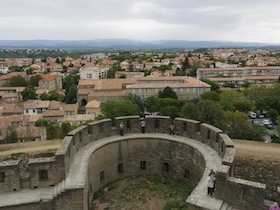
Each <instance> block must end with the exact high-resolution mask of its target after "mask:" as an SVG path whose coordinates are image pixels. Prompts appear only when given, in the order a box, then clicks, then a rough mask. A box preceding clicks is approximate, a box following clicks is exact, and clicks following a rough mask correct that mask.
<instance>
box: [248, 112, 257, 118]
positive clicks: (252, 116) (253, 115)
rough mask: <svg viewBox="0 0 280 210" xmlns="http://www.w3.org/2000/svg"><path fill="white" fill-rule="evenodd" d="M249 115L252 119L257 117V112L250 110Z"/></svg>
mask: <svg viewBox="0 0 280 210" xmlns="http://www.w3.org/2000/svg"><path fill="white" fill-rule="evenodd" d="M247 114H248V116H249V117H251V118H252V119H255V118H256V117H257V114H256V113H255V112H251V111H250V112H248V113H247Z"/></svg>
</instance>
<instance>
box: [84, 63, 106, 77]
mask: <svg viewBox="0 0 280 210" xmlns="http://www.w3.org/2000/svg"><path fill="white" fill-rule="evenodd" d="M108 70H109V68H108V67H97V66H95V67H85V68H81V69H80V78H81V79H103V78H107V72H108Z"/></svg>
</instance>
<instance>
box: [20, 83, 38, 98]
mask: <svg viewBox="0 0 280 210" xmlns="http://www.w3.org/2000/svg"><path fill="white" fill-rule="evenodd" d="M21 95H22V100H23V101H26V100H28V99H37V94H36V91H35V89H34V87H33V86H27V87H26V88H25V89H24V90H23V91H22V93H21Z"/></svg>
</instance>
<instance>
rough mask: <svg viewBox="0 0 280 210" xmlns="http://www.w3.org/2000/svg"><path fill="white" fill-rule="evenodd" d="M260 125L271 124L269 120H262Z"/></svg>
mask: <svg viewBox="0 0 280 210" xmlns="http://www.w3.org/2000/svg"><path fill="white" fill-rule="evenodd" d="M262 123H263V124H264V125H265V126H267V125H271V124H273V123H272V122H271V120H269V119H265V120H263V121H262Z"/></svg>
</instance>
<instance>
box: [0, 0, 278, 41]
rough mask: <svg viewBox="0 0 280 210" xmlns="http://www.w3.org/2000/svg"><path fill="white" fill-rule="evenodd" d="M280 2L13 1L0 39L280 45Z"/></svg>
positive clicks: (0, 19) (1, 21)
mask: <svg viewBox="0 0 280 210" xmlns="http://www.w3.org/2000/svg"><path fill="white" fill-rule="evenodd" d="M279 7H280V1H279V0H270V1H268V2H266V1H261V0H254V1H252V0H247V1H241V0H236V1H224V0H208V1H202V0H200V1H197V0H196V1H195V0H173V1H171V0H149V1H148V0H147V1H144V0H142V1H139V0H130V1H125V0H103V1H90V0H80V1H77V0H67V1H66V0H59V1H56V0H47V1H37V0H25V1H22V0H10V1H3V2H2V3H1V13H0V30H1V33H0V40H31V39H50V40H90V39H115V38H116V39H134V40H143V41H152V40H166V39H173V40H174V39H177V40H189V41H199V40H204V41H214V40H219V41H235V42H264V43H280V13H279V12H278V8H279Z"/></svg>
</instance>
